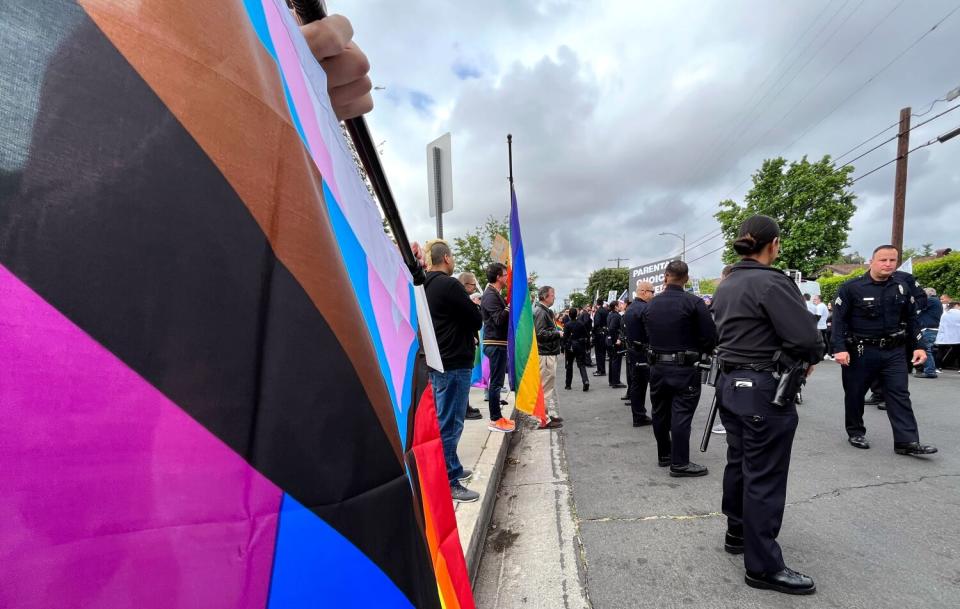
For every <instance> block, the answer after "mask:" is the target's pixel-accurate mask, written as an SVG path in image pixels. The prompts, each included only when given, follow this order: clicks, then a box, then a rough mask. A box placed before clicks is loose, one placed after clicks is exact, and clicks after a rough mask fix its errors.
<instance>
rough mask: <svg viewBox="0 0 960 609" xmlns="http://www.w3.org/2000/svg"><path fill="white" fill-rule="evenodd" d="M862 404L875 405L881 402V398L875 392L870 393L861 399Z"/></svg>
mask: <svg viewBox="0 0 960 609" xmlns="http://www.w3.org/2000/svg"><path fill="white" fill-rule="evenodd" d="M863 403H864V404H867V405H870V406H875V405H877V404H883V398H882V397H880V396H879V395H877V394H876V393H871V394H870V397H868V398H867V399H865V400H864V401H863Z"/></svg>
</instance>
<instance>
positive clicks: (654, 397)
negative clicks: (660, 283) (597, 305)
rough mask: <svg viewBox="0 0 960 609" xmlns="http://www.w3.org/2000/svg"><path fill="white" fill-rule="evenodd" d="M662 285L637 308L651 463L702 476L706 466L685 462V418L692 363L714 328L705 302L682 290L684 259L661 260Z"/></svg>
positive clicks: (693, 395) (692, 394)
mask: <svg viewBox="0 0 960 609" xmlns="http://www.w3.org/2000/svg"><path fill="white" fill-rule="evenodd" d="M664 272H665V277H664V284H665V285H664V290H663V292H661V293H660V294H659V295H658V296H657V297H656V298H654V299H653V300H651V301H650V303H649V304H648V305H647V307H646V309H645V310H644V311H643V312H642V313H641V315H640V317H641V319H642V320H643V324H644V328H645V329H646V331H647V336H648V337H649V339H650V403H651V405H652V409H653V434H654V436H655V437H656V438H657V464H658V465H660V466H661V467H666V466H668V465H669V466H670V475H671V476H673V477H675V478H679V477H691V476H705V475H707V468H706V467H704V466H702V465H697V464H696V463H691V462H690V423H691V422H692V421H693V413H694V411H696V409H697V404H698V403H699V401H700V370H699V369H698V368H697V363H698V362H699V361H700V358H701V356H702V355H703V354H704V353H710V352H711V351H712V350H713V347H714V345H716V343H717V328H716V326H715V325H714V324H713V318H712V317H711V316H710V311H708V310H707V305H705V304H704V302H703V301H702V300H701V299H700V298H698V297H697V296H695V295H693V294H691V293H689V292H685V291H684V289H683V286H684V285H685V284H686V283H687V274H688V270H687V264H686V263H685V262H682V261H680V260H674V261H673V262H671V263H670V264H668V265H667V268H666V270H665V271H664Z"/></svg>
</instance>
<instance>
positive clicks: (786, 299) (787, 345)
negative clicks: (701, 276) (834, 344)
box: [654, 258, 836, 364]
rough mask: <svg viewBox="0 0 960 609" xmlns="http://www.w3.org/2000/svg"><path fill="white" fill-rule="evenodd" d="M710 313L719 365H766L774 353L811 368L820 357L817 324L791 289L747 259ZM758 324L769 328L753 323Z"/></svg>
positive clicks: (795, 289)
mask: <svg viewBox="0 0 960 609" xmlns="http://www.w3.org/2000/svg"><path fill="white" fill-rule="evenodd" d="M654 300H656V299H654ZM713 313H714V317H715V319H716V321H717V327H718V328H719V330H720V335H719V342H718V345H717V353H718V354H719V356H720V359H722V360H723V361H724V362H728V363H732V364H750V363H764V362H772V361H774V356H775V355H776V353H777V351H783V352H785V353H786V354H787V355H790V356H791V357H793V358H794V359H799V360H802V361H806V362H809V363H811V364H814V363H817V362H819V361H820V359H821V358H822V357H823V339H822V338H821V336H820V331H819V330H817V322H816V321H815V320H814V318H813V316H812V315H810V313H809V311H807V306H806V303H805V302H804V300H803V296H801V294H800V289H799V288H798V287H797V284H796V283H794V282H793V280H792V279H790V278H789V277H787V276H786V275H784V274H783V272H782V271H780V269H776V268H773V267H770V266H767V265H765V264H760V263H759V262H757V261H756V260H751V259H749V258H748V259H744V260H741V261H740V262H738V263H737V264H735V265H733V267H732V268H731V270H730V274H729V275H728V276H727V278H726V279H724V280H723V281H721V282H720V285H718V286H717V292H716V294H714V298H713ZM834 318H836V314H834ZM763 320H769V323H758V322H761V321H763Z"/></svg>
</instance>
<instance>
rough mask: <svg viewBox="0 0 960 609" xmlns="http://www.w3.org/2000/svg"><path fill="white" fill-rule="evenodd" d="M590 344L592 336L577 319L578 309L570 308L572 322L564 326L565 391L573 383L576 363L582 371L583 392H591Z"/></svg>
mask: <svg viewBox="0 0 960 609" xmlns="http://www.w3.org/2000/svg"><path fill="white" fill-rule="evenodd" d="M589 344H590V334H589V333H588V332H587V328H586V327H585V326H584V325H583V323H582V322H581V321H580V318H578V317H577V308H576V307H570V320H569V321H568V322H567V323H566V324H564V326H563V360H564V365H565V367H566V383H564V386H563V388H564V389H570V388H571V387H570V383H571V382H573V364H574V362H576V364H577V368H578V369H579V370H580V381H581V382H582V383H583V390H584V391H590V378H589V377H588V376H587V367H586V365H585V360H586V357H585V354H586V352H587V347H588V345H589Z"/></svg>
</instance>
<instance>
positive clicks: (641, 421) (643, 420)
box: [633, 416, 670, 465]
mask: <svg viewBox="0 0 960 609" xmlns="http://www.w3.org/2000/svg"><path fill="white" fill-rule="evenodd" d="M651 423H653V419H651V418H650V417H648V416H642V417H637V418H635V419H634V420H633V426H634V427H643V426H645V425H650V424H651ZM669 464H670V462H669V461H667V465H669Z"/></svg>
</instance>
